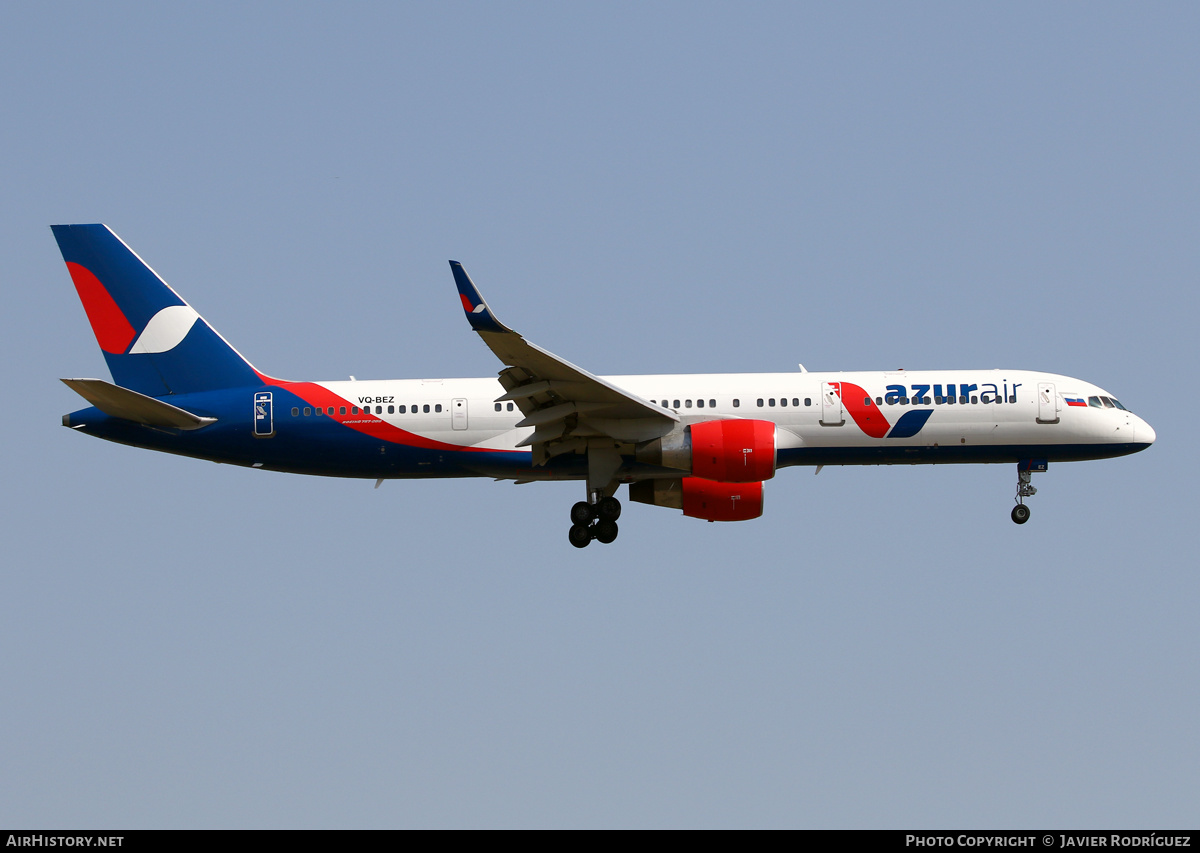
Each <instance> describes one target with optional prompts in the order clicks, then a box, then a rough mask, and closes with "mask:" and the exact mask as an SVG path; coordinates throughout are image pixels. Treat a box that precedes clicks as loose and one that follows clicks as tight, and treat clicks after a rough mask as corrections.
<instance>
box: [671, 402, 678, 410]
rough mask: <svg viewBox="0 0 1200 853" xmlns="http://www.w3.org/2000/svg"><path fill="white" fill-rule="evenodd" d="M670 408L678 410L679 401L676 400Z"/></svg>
mask: <svg viewBox="0 0 1200 853" xmlns="http://www.w3.org/2000/svg"><path fill="white" fill-rule="evenodd" d="M671 408H673V409H678V408H679V401H678V400H676V401H675V405H674V406H672V407H671Z"/></svg>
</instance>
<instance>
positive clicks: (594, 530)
mask: <svg viewBox="0 0 1200 853" xmlns="http://www.w3.org/2000/svg"><path fill="white" fill-rule="evenodd" d="M620 517H621V502H620V501H619V500H617V499H616V498H614V497H606V498H600V500H598V501H596V502H595V503H588V502H587V501H580V502H579V503H577V504H575V505H574V506H573V507H571V532H570V533H569V534H568V538H569V539H570V540H571V544H572V545H574V546H575V547H576V548H586V547H587V546H588V545H589V544H590V543H591V541H592V540H593V539H595V540H597V541H599V542H600V543H602V544H604V545H607V544H609V543H610V542H613V541H615V540H616V538H617V519H618V518H620Z"/></svg>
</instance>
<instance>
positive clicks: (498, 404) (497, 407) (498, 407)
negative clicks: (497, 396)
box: [496, 403, 504, 412]
mask: <svg viewBox="0 0 1200 853" xmlns="http://www.w3.org/2000/svg"><path fill="white" fill-rule="evenodd" d="M502 408H504V407H503V406H502V405H501V404H500V403H497V404H496V411H497V412H498V411H500V410H501V409H502Z"/></svg>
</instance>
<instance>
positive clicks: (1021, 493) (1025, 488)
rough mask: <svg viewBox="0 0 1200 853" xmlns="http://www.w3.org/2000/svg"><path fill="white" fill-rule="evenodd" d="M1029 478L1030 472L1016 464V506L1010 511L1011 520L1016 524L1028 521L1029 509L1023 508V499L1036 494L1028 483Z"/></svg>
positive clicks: (1035, 490)
mask: <svg viewBox="0 0 1200 853" xmlns="http://www.w3.org/2000/svg"><path fill="white" fill-rule="evenodd" d="M1031 477H1032V471H1030V470H1029V469H1028V468H1026V469H1022V467H1021V463H1017V498H1016V500H1017V505H1016V506H1014V507H1013V510H1012V520H1013V521H1015V522H1016V523H1017V524H1024V523H1025V522H1027V521H1029V507H1027V506H1025V498H1031V497H1033V496H1034V495H1036V494H1037V489H1035V488H1034V487H1033V484H1032V483H1030V482H1029V481H1030V479H1031Z"/></svg>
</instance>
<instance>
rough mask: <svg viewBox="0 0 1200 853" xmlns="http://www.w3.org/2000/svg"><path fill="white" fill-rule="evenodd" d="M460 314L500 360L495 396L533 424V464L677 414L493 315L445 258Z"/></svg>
mask: <svg viewBox="0 0 1200 853" xmlns="http://www.w3.org/2000/svg"><path fill="white" fill-rule="evenodd" d="M450 269H451V270H452V271H453V272H454V283H455V284H456V285H457V286H458V294H459V297H460V298H461V299H462V305H463V310H465V311H466V312H467V320H468V321H469V322H470V324H471V328H472V329H474V330H475V331H476V332H477V333H478V334H479V337H481V338H483V342H484V343H485V344H487V345H488V347H489V348H490V349H491V351H492V352H494V353H495V354H496V357H497V358H499V359H500V361H502V362H503V363H504V364H505V368H504V370H501V371H500V384H501V385H502V386H503V387H504V390H505V391H506V392H507V393H505V394H503V395H502V396H500V397H499V398H498V399H497V402H506V401H509V400H511V401H513V402H515V403H516V405H517V408H519V409H520V410H521V413H522V414H523V415H525V417H524V419H522V420H521V421H520V422H519V423H518V424H517V426H518V427H521V428H523V427H533V433H532V434H531V435H530V436H528V437H527V438H526V439H525V440H524V441H523V442H521V444H522V445H524V446H529V447H531V448H532V450H533V462H534V464H535V465H544V464H545V463H546V461H547V460H548V459H550V458H551V457H553V456H557V455H559V454H560V453H568V452H574V451H583V450H587V449H588V448H594V447H597V446H607V447H619V446H620V445H623V444H632V443H636V442H639V441H647V440H649V439H652V438H658V437H659V436H662V435H666V434H667V433H668V432H670V431H671V430H672V429H673V428H674V427H675V426H676V424H678V423H679V416H678V415H676V414H675V413H674V412H671V411H668V410H667V409H663V408H661V407H660V406H656V405H654V404H653V403H651V402H649V401H648V400H643V399H642V398H641V397H638V396H636V395H635V394H630V393H629V392H628V391H625V390H624V389H622V388H619V387H617V386H616V385H613V384H612V383H610V382H605V381H604V380H603V379H601V378H600V377H598V376H594V375H593V374H591V373H588V372H587V371H586V370H584V369H583V368H580V367H576V366H575V365H573V364H571V363H570V362H567V361H564V360H563V359H561V358H559V357H558V356H556V355H554V354H553V353H549V352H547V351H546V350H544V349H542V348H541V347H539V346H536V345H535V344H531V343H529V341H527V340H525V339H524V338H523V337H521V335H519V334H517V333H516V332H514V331H513V330H512V329H510V328H508V327H507V326H505V325H504V324H503V323H501V322H500V321H499V320H497V319H496V315H495V314H493V313H492V309H491V308H489V307H488V304H487V302H485V301H484V299H483V296H482V295H481V294H480V293H479V289H478V288H477V287H475V284H474V283H473V282H472V281H471V278H470V276H468V275H467V273H466V271H465V270H464V269H463V267H462V264H460V263H459V262H458V261H451V262H450Z"/></svg>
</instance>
